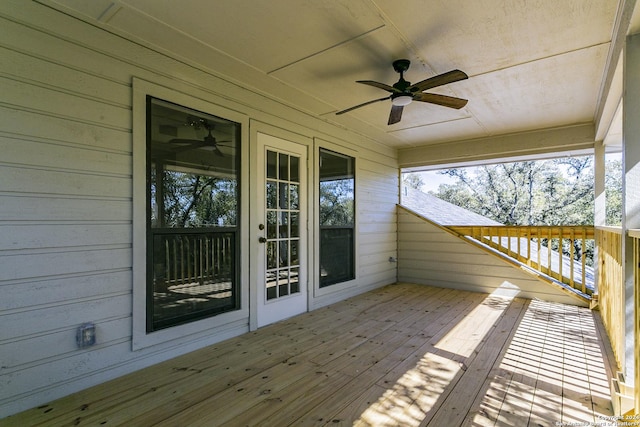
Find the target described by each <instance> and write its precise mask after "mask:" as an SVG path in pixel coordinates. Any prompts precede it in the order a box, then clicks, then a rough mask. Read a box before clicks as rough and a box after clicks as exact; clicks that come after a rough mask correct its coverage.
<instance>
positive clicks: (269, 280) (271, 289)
mask: <svg viewBox="0 0 640 427" xmlns="http://www.w3.org/2000/svg"><path fill="white" fill-rule="evenodd" d="M266 284H267V300H270V299H274V298H277V297H278V271H277V270H276V271H267V277H266Z"/></svg>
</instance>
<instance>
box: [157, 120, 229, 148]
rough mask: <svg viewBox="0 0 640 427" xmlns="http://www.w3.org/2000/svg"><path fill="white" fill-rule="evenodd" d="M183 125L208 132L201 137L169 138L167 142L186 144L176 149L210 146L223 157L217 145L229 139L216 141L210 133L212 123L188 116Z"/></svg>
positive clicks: (212, 126)
mask: <svg viewBox="0 0 640 427" xmlns="http://www.w3.org/2000/svg"><path fill="white" fill-rule="evenodd" d="M185 125H187V126H191V127H193V128H194V129H200V128H205V129H206V130H207V131H208V134H207V135H206V136H205V137H204V138H203V139H182V138H175V139H172V140H170V141H169V144H186V145H184V146H183V147H180V148H178V149H176V151H185V150H192V149H196V148H212V149H213V151H214V152H215V153H216V154H217V155H218V156H220V157H224V154H223V153H222V151H220V148H219V147H218V146H219V145H220V143H221V142H230V141H217V140H216V137H215V136H213V134H212V133H211V132H212V131H213V128H214V125H213V124H212V123H209V122H208V121H207V120H205V119H201V118H193V117H189V118H188V119H187V123H185Z"/></svg>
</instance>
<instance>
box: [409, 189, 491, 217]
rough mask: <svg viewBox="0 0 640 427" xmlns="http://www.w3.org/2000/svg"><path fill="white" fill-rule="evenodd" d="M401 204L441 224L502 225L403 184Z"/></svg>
mask: <svg viewBox="0 0 640 427" xmlns="http://www.w3.org/2000/svg"><path fill="white" fill-rule="evenodd" d="M400 204H402V205H403V206H406V207H407V208H409V209H411V210H412V211H414V212H417V213H419V214H420V215H422V216H424V217H426V218H429V219H430V220H431V221H433V222H436V223H438V224H440V225H502V224H501V223H499V222H497V221H493V220H491V219H489V218H486V217H484V216H482V215H478V214H477V213H475V212H471V211H470V210H467V209H465V208H461V207H460V206H456V205H454V204H452V203H449V202H445V201H444V200H441V199H438V198H437V197H435V196H432V195H430V194H427V193H423V192H422V191H420V190H416V189H414V188H410V187H407V186H403V188H402V195H401V196H400Z"/></svg>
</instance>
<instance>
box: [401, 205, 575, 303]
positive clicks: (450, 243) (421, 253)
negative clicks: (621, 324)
mask: <svg viewBox="0 0 640 427" xmlns="http://www.w3.org/2000/svg"><path fill="white" fill-rule="evenodd" d="M398 281H400V282H409V283H421V284H426V285H433V286H441V287H446V288H455V289H461V290H468V291H475V292H486V293H492V292H495V291H497V290H499V289H500V288H501V286H502V285H503V284H505V283H508V284H509V285H513V286H516V287H517V288H518V289H519V294H518V296H519V297H523V298H531V299H542V300H546V301H555V302H562V303H567V304H581V305H584V303H582V302H581V301H580V300H579V299H577V298H572V297H571V296H569V295H567V294H566V293H564V292H562V291H561V290H559V289H557V288H555V287H554V286H551V285H548V284H545V283H544V282H541V281H539V280H536V279H535V278H534V277H533V276H531V275H529V274H527V273H524V272H523V271H521V270H520V269H518V268H516V267H514V266H512V265H510V264H508V263H506V262H505V261H503V260H501V259H499V258H497V257H495V256H492V255H491V254H488V253H486V252H485V251H483V250H482V249H480V248H477V247H475V246H473V245H471V244H468V243H466V242H465V241H463V240H461V239H459V238H457V237H455V236H453V235H451V234H449V233H447V232H446V231H444V230H441V229H440V228H438V227H437V226H435V225H433V224H431V223H429V222H428V221H425V220H423V219H421V218H418V217H417V216H416V215H414V214H412V213H410V212H408V211H406V210H405V209H403V208H401V207H399V208H398Z"/></svg>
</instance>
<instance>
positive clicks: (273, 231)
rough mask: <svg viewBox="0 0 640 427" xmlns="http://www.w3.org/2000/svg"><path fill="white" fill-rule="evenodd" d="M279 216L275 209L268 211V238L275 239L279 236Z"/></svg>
mask: <svg viewBox="0 0 640 427" xmlns="http://www.w3.org/2000/svg"><path fill="white" fill-rule="evenodd" d="M277 221H278V217H277V213H276V212H274V211H268V212H267V239H275V238H276V237H278V234H277V231H278V222H277Z"/></svg>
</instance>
